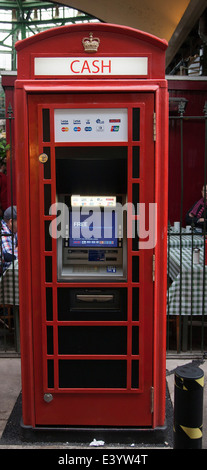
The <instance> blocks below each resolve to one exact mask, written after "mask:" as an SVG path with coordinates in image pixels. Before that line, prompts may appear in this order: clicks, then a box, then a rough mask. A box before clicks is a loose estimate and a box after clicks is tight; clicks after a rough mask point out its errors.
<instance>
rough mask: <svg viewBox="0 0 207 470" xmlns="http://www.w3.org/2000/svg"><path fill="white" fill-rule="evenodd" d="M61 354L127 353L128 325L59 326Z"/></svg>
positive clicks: (59, 348) (59, 350)
mask: <svg viewBox="0 0 207 470" xmlns="http://www.w3.org/2000/svg"><path fill="white" fill-rule="evenodd" d="M58 352H59V354H127V327H126V326H81V325H80V326H59V327H58Z"/></svg>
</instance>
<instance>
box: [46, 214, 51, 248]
mask: <svg viewBox="0 0 207 470" xmlns="http://www.w3.org/2000/svg"><path fill="white" fill-rule="evenodd" d="M50 224H51V221H50V220H46V221H45V251H52V237H51V236H50V232H49V227H50Z"/></svg>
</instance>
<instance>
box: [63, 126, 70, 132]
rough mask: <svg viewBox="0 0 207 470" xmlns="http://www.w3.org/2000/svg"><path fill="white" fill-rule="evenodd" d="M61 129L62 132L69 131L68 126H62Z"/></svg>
mask: <svg viewBox="0 0 207 470" xmlns="http://www.w3.org/2000/svg"><path fill="white" fill-rule="evenodd" d="M61 131H62V132H68V131H69V127H62V129H61Z"/></svg>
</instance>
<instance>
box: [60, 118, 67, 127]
mask: <svg viewBox="0 0 207 470" xmlns="http://www.w3.org/2000/svg"><path fill="white" fill-rule="evenodd" d="M68 124H69V122H68V119H61V126H67V125H68Z"/></svg>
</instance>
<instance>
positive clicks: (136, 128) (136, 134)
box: [132, 108, 140, 140]
mask: <svg viewBox="0 0 207 470" xmlns="http://www.w3.org/2000/svg"><path fill="white" fill-rule="evenodd" d="M132 139H133V140H139V139H140V108H133V115H132Z"/></svg>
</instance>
